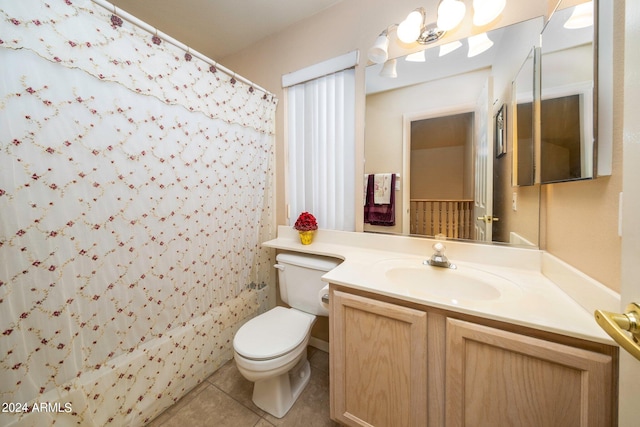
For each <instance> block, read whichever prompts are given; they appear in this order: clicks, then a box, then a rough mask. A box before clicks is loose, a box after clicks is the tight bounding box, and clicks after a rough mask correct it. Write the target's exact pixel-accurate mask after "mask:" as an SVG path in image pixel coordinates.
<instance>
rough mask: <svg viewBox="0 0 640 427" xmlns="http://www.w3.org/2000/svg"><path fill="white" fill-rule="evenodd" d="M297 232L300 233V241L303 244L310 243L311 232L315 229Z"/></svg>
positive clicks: (311, 238)
mask: <svg viewBox="0 0 640 427" xmlns="http://www.w3.org/2000/svg"><path fill="white" fill-rule="evenodd" d="M298 233H299V234H300V243H302V244H303V245H310V244H311V241H312V240H313V234H314V233H315V230H309V231H298Z"/></svg>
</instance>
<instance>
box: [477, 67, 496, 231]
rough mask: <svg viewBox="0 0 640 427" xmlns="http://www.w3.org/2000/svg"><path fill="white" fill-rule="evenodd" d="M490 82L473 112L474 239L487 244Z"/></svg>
mask: <svg viewBox="0 0 640 427" xmlns="http://www.w3.org/2000/svg"><path fill="white" fill-rule="evenodd" d="M492 98H493V80H492V78H491V77H489V78H488V79H487V82H486V83H485V85H484V87H483V88H482V92H481V93H480V96H479V97H478V101H477V102H476V110H475V120H474V123H475V124H474V126H475V138H474V140H475V154H474V156H475V197H474V202H475V204H474V217H475V218H476V222H475V238H476V240H480V241H485V242H490V241H491V239H492V234H493V233H492V225H493V221H494V217H493V143H492V142H493V126H491V122H492V118H493V106H492V101H491V100H492Z"/></svg>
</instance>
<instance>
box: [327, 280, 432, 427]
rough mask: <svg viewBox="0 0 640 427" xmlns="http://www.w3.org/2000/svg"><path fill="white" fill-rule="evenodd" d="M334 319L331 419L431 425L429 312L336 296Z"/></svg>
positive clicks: (346, 422)
mask: <svg viewBox="0 0 640 427" xmlns="http://www.w3.org/2000/svg"><path fill="white" fill-rule="evenodd" d="M330 320H331V329H330V334H331V335H330V336H331V338H330V339H331V341H330V342H331V350H330V352H329V354H330V357H331V379H330V381H331V401H332V405H331V413H332V418H334V419H335V420H336V421H338V422H340V423H343V424H344V425H348V426H380V427H382V426H393V427H402V426H418V425H426V413H427V357H426V350H427V344H426V337H427V313H425V312H423V311H418V310H413V309H410V308H405V307H402V306H399V305H395V304H389V303H386V302H381V301H376V300H374V299H370V298H363V297H360V296H357V295H350V294H347V293H343V292H333V293H332V295H331V317H330Z"/></svg>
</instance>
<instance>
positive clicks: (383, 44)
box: [367, 29, 389, 64]
mask: <svg viewBox="0 0 640 427" xmlns="http://www.w3.org/2000/svg"><path fill="white" fill-rule="evenodd" d="M367 56H368V57H369V60H370V61H371V62H375V63H376V64H382V63H383V62H385V61H386V60H387V58H388V57H389V30H388V29H386V30H384V31H383V32H381V33H380V35H379V36H378V38H377V39H376V41H375V43H373V46H371V48H370V49H369V53H368V55H367Z"/></svg>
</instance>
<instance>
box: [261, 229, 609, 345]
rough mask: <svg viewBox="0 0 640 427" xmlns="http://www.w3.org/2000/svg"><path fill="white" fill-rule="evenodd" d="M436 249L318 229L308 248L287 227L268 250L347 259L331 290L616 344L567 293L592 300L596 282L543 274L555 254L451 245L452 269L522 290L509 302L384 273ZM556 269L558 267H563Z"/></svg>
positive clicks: (420, 242) (410, 240) (403, 239)
mask: <svg viewBox="0 0 640 427" xmlns="http://www.w3.org/2000/svg"><path fill="white" fill-rule="evenodd" d="M433 243H434V240H432V239H426V238H415V237H409V236H396V235H383V234H373V233H353V232H341V231H333V230H318V231H317V232H316V236H315V238H314V241H313V243H312V244H310V245H302V244H301V243H300V240H299V237H298V234H297V232H296V230H294V229H292V228H291V227H288V226H280V227H278V237H277V238H276V239H274V240H270V241H268V242H265V243H263V246H265V247H270V248H275V249H280V250H288V251H297V252H305V253H311V254H316V255H325V256H331V257H335V258H339V259H342V260H344V261H343V262H342V263H341V264H340V265H339V266H338V267H336V268H335V269H333V270H331V271H330V272H328V273H327V274H325V275H324V276H323V280H324V281H326V282H328V283H334V284H337V285H342V286H346V287H349V288H353V289H360V290H363V291H369V292H374V293H377V294H380V295H386V296H389V297H393V298H397V299H400V300H405V301H411V302H415V303H419V304H423V305H426V306H430V307H437V308H441V309H445V310H449V311H454V312H458V313H465V314H470V315H474V316H478V317H482V318H486V319H492V320H498V321H503V322H508V323H511V324H515V325H521V326H526V327H531V328H535V329H539V330H543V331H548V332H553V333H558V334H561V335H566V336H571V337H575V338H581V339H585V340H589V341H595V342H600V343H604V344H610V345H616V344H615V342H614V341H613V340H612V339H611V338H610V337H609V336H608V335H607V334H606V333H605V332H604V331H603V330H602V329H601V328H600V327H599V326H598V325H597V323H596V321H595V320H594V318H593V311H589V310H588V309H585V307H583V306H582V305H580V304H579V303H578V302H577V301H576V299H574V298H572V297H571V296H570V295H569V294H568V293H566V292H565V290H563V289H575V288H578V284H579V285H580V286H579V289H581V291H580V293H589V292H592V289H589V288H590V282H589V281H586V282H585V283H586V284H585V283H583V282H582V281H581V280H584V279H583V278H580V277H578V278H577V279H575V277H572V276H571V274H564V275H561V274H559V273H557V269H556V270H554V272H555V276H557V277H563V280H565V281H567V282H572V283H569V285H568V286H564V285H566V283H564V284H563V287H560V286H558V285H557V284H556V283H554V282H553V281H551V280H550V279H549V278H548V277H547V276H545V275H544V274H543V273H542V271H543V264H544V265H546V264H548V263H549V262H548V260H547V261H545V257H548V256H549V255H548V254H546V253H544V252H543V251H540V250H536V249H528V248H527V249H523V248H515V247H508V246H498V245H478V244H471V243H465V242H459V241H446V242H444V244H445V245H446V247H447V249H446V255H447V257H448V258H449V259H450V260H451V262H453V263H455V264H457V265H459V267H460V269H461V270H463V269H473V268H475V269H478V270H482V271H483V272H486V273H488V274H494V275H497V276H500V277H501V278H502V279H506V280H507V281H510V282H512V284H515V285H514V286H513V292H509V295H508V296H506V297H505V298H502V297H501V298H498V299H494V300H474V299H464V300H462V299H459V300H456V299H451V298H441V297H437V296H435V297H433V296H428V295H426V294H417V293H412V292H404V291H403V290H398V289H397V287H394V286H393V284H392V282H391V281H390V280H389V278H388V277H387V275H386V274H384V267H383V266H384V265H385V263H388V262H390V261H386V260H399V259H401V260H402V262H406V263H414V262H415V263H416V264H418V263H421V262H422V261H423V260H425V259H427V258H429V257H430V256H431V254H432V253H433V250H432V248H431V245H432V244H433ZM554 265H555V266H556V267H557V265H561V263H555V264H554ZM434 268H436V267H434ZM574 273H575V272H574ZM573 276H575V274H574V275H573ZM578 276H579V275H578ZM567 277H569V278H567ZM572 279H573V280H572ZM602 294H603V290H602V288H601V287H597V286H596V287H595V291H594V296H592V298H591V299H593V300H595V301H600V302H602V301H603V298H602ZM604 294H605V299H609V300H610V303H609V304H608V305H605V306H604V307H602V308H604V309H611V307H612V305H615V302H616V298H615V293H613V292H607V291H606V290H605V291H604ZM580 298H582V299H583V298H584V297H580ZM580 298H579V299H580ZM583 305H584V304H583ZM614 310H615V308H614Z"/></svg>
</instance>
